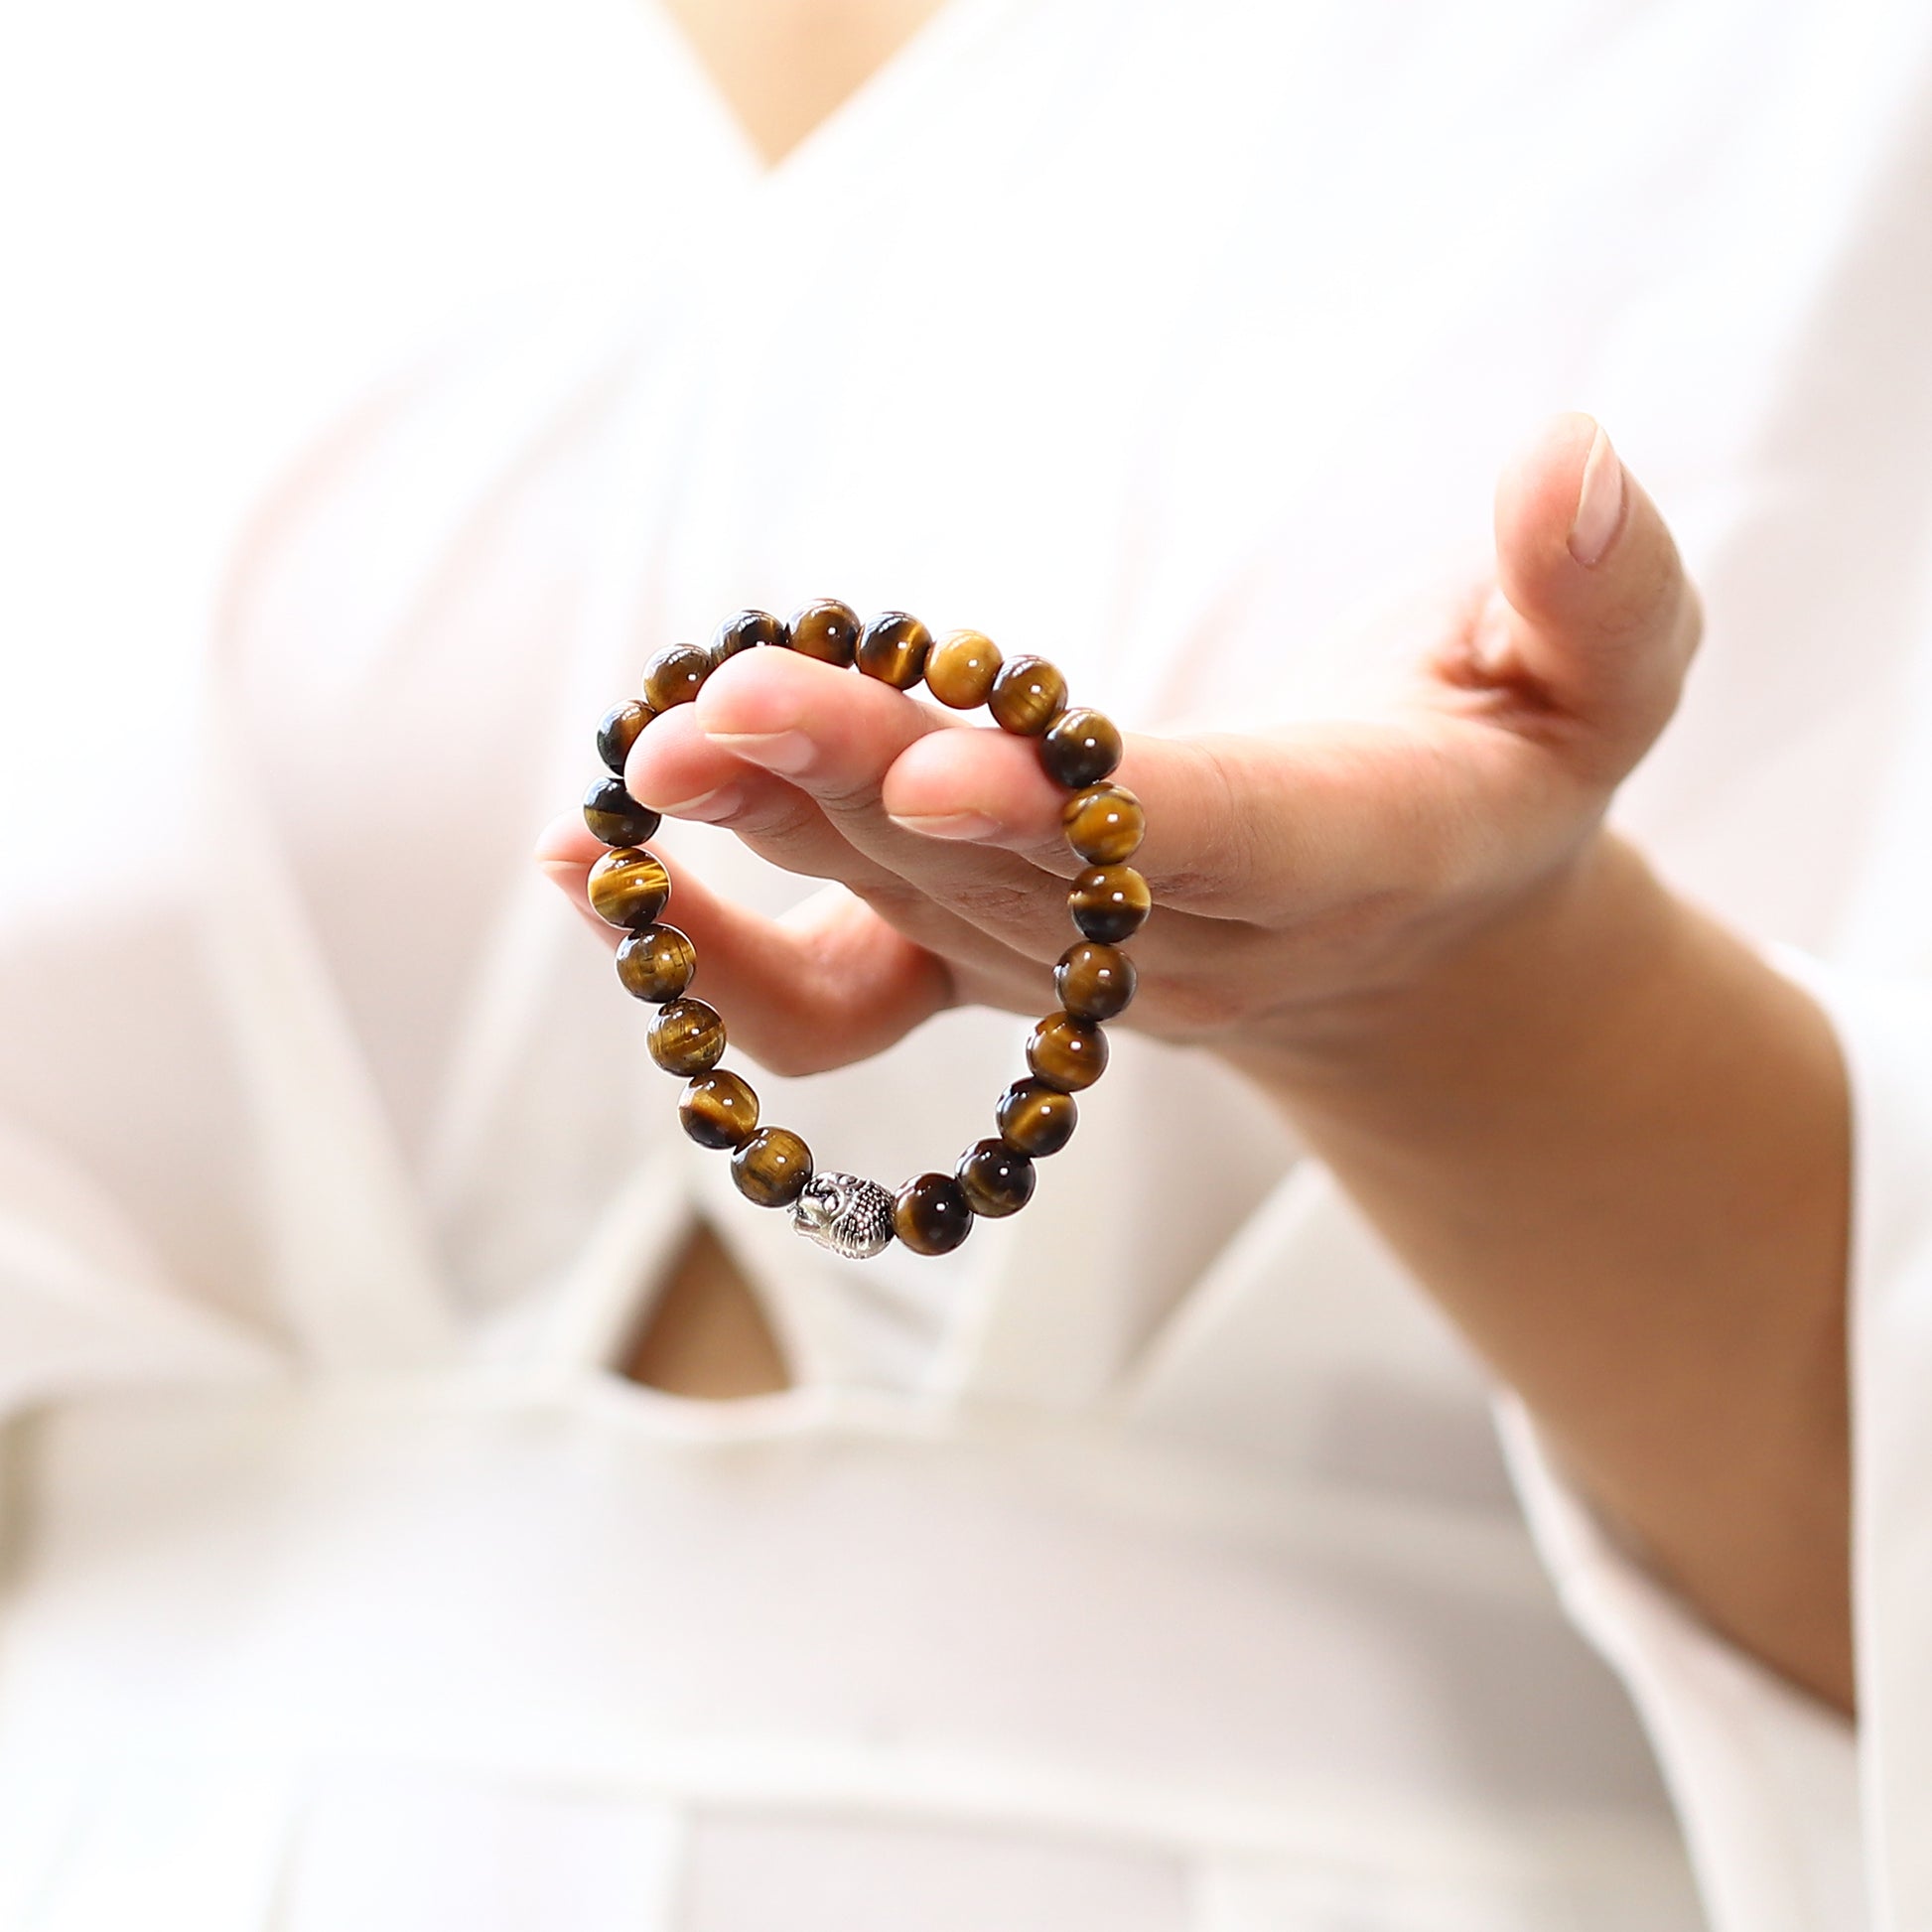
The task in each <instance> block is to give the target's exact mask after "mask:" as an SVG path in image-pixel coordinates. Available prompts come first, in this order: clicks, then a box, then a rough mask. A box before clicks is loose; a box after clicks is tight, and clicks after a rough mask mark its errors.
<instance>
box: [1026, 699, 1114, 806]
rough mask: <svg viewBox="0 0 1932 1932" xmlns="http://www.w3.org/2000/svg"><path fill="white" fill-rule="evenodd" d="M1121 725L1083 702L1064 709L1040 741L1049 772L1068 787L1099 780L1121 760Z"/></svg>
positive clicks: (1043, 761)
mask: <svg viewBox="0 0 1932 1932" xmlns="http://www.w3.org/2000/svg"><path fill="white" fill-rule="evenodd" d="M1120 754H1121V743H1120V727H1119V726H1118V725H1116V724H1115V723H1114V721H1113V720H1112V719H1111V718H1109V717H1107V716H1106V715H1105V714H1104V713H1102V712H1098V711H1089V710H1087V709H1086V707H1085V706H1083V705H1082V706H1076V707H1075V708H1074V709H1073V710H1071V711H1062V712H1061V713H1060V715H1059V716H1058V717H1057V718H1055V719H1054V720H1053V722H1052V723H1051V724H1050V725H1048V726H1047V727H1046V730H1045V732H1044V734H1043V735H1042V736H1041V738H1040V741H1039V761H1040V763H1041V764H1042V765H1044V766H1045V767H1046V775H1047V776H1048V777H1049V778H1051V779H1052V780H1053V782H1054V783H1055V784H1061V785H1064V786H1065V787H1066V788H1067V790H1068V791H1078V790H1080V789H1081V788H1082V787H1083V786H1085V785H1091V784H1098V783H1099V782H1100V780H1101V779H1102V778H1104V777H1105V776H1106V775H1107V773H1108V772H1109V771H1111V770H1112V769H1113V768H1114V766H1115V765H1117V764H1118V763H1119V762H1120Z"/></svg>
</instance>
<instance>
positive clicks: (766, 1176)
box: [732, 1127, 812, 1207]
mask: <svg viewBox="0 0 1932 1932" xmlns="http://www.w3.org/2000/svg"><path fill="white" fill-rule="evenodd" d="M811 1177H812V1151H811V1149H810V1148H808V1147H807V1146H806V1145H805V1143H804V1142H803V1141H801V1140H800V1139H799V1138H798V1136H797V1135H796V1134H794V1133H793V1132H792V1131H791V1129H790V1128H788V1127H760V1128H759V1131H758V1132H757V1133H756V1134H754V1135H753V1136H752V1138H751V1139H750V1140H749V1141H747V1142H745V1143H744V1145H743V1146H741V1147H740V1148H739V1149H738V1150H737V1152H736V1153H735V1154H733V1156H732V1179H733V1180H735V1181H736V1182H737V1183H738V1191H739V1192H740V1193H741V1194H743V1195H744V1196H745V1198H746V1199H747V1200H748V1201H753V1202H756V1203H757V1205H758V1206H759V1207H789V1206H790V1205H791V1204H792V1202H793V1201H795V1200H796V1199H797V1198H798V1196H799V1195H800V1194H801V1193H803V1192H804V1190H805V1183H806V1181H808V1180H809V1179H811Z"/></svg>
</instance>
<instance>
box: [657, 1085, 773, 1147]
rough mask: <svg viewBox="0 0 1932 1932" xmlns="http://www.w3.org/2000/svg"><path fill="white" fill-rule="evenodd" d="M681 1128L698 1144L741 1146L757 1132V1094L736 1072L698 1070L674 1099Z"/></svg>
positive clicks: (704, 1145) (707, 1145) (705, 1145)
mask: <svg viewBox="0 0 1932 1932" xmlns="http://www.w3.org/2000/svg"><path fill="white" fill-rule="evenodd" d="M677 1117H678V1120H679V1121H680V1122H681V1123H682V1125H683V1128H684V1131H685V1132H686V1133H687V1134H689V1135H690V1136H691V1138H692V1139H693V1140H694V1141H696V1142H697V1144H698V1145H699V1146H700V1147H743V1146H744V1145H745V1143H746V1142H747V1141H749V1140H750V1139H751V1138H752V1136H753V1135H754V1134H755V1133H757V1132H758V1124H759V1097H758V1095H757V1094H755V1093H754V1092H753V1091H752V1089H751V1087H750V1085H749V1084H748V1083H747V1082H746V1081H744V1080H742V1079H741V1078H740V1077H739V1076H738V1075H737V1074H736V1073H730V1072H727V1071H726V1070H725V1068H723V1067H722V1066H716V1067H713V1068H712V1069H711V1071H710V1072H709V1073H700V1074H699V1075H698V1077H697V1078H696V1079H695V1080H693V1081H692V1082H691V1084H690V1085H689V1086H688V1087H686V1088H685V1089H684V1092H683V1093H682V1095H680V1096H679V1099H678V1103H677Z"/></svg>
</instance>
